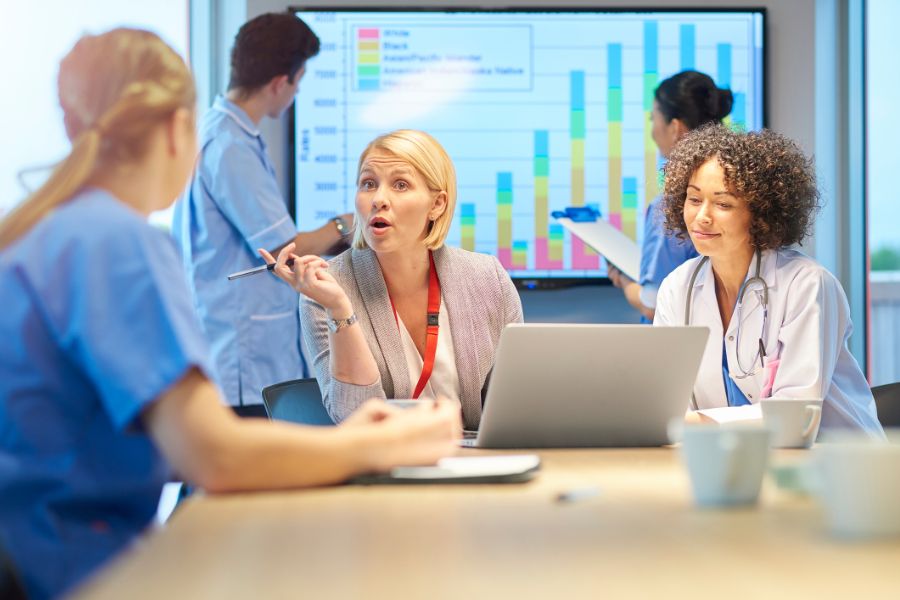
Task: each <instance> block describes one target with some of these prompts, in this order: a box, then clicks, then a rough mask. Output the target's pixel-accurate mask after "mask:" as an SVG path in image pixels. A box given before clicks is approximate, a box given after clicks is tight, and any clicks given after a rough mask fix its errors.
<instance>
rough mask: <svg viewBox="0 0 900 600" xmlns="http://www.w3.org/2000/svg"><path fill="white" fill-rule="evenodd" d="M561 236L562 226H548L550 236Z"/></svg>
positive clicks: (552, 224) (555, 224) (554, 224)
mask: <svg viewBox="0 0 900 600" xmlns="http://www.w3.org/2000/svg"><path fill="white" fill-rule="evenodd" d="M562 234H563V226H562V225H559V224H557V223H551V224H550V235H552V236H554V237H555V236H561V235H562Z"/></svg>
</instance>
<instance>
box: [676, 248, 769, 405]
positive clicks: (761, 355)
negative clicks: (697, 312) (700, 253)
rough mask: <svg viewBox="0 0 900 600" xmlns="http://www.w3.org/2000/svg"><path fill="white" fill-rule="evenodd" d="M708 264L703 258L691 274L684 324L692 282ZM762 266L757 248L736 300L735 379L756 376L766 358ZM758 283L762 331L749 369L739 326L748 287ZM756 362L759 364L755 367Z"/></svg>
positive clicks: (693, 401)
mask: <svg viewBox="0 0 900 600" xmlns="http://www.w3.org/2000/svg"><path fill="white" fill-rule="evenodd" d="M707 262H709V257H708V256H704V257H703V258H702V259H701V260H700V262H699V263H698V264H697V266H696V267H695V268H694V272H693V273H692V274H691V281H690V283H689V284H688V290H687V302H686V303H685V306H684V324H685V325H690V324H691V300H692V298H693V296H694V282H696V281H697V276H698V275H699V274H700V270H701V269H702V268H703V265H705V264H706V263H707ZM761 265H762V251H761V250H760V249H759V248H757V249H756V273H755V274H754V275H753V277H750V278H749V279H747V280H746V281H745V282H744V283H743V284H742V285H741V287H740V289H739V290H738V299H737V315H736V318H737V320H738V323H737V331H736V332H735V337H736V339H737V346H736V347H735V349H734V355H735V357H737V368H738V371H740V374H739V375H733V377H734V378H735V379H744V378H746V377H750V376H752V375H756V374H757V373H759V372H760V370H762V368H763V367H764V366H765V362H764V361H765V357H766V345H765V343H764V342H763V335H765V332H766V325H767V324H768V322H769V285H768V284H767V283H766V280H765V279H763V278H762V276H761V275H760V269H761ZM756 283H758V284H759V285H761V286H762V289H761V290H758V291H757V292H756V296H757V298H758V299H759V302H760V304H761V305H762V309H763V318H762V329H761V330H760V332H759V348H758V350H757V352H756V356H754V357H753V360H752V361H751V362H750V369H749V370H748V369H745V368H744V363H743V361H741V328H742V327H741V326H742V322H743V321H742V317H743V307H744V295H745V294H746V293H747V290H748V289H750V286H752V285H753V284H756ZM757 362H758V363H759V365H758V366H756V364H757ZM691 407H692V408H693V409H694V410H697V399H696V398H695V397H694V395H693V394H691Z"/></svg>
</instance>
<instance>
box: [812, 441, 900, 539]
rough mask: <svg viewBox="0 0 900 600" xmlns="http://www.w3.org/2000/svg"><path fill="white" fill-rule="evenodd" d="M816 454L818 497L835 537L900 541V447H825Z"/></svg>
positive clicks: (856, 444)
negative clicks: (882, 538)
mask: <svg viewBox="0 0 900 600" xmlns="http://www.w3.org/2000/svg"><path fill="white" fill-rule="evenodd" d="M813 452H814V453H815V455H814V456H815V458H816V461H815V470H814V471H815V473H816V475H817V477H816V484H817V485H816V487H817V488H818V489H817V492H818V495H819V497H820V499H821V501H822V504H823V506H824V509H825V518H826V521H827V523H828V528H829V530H830V531H831V533H832V534H834V535H836V536H838V537H844V538H872V537H887V536H900V444H897V443H887V442H880V443H878V442H871V441H868V442H866V441H855V442H851V443H824V444H819V445H817V446H816V448H815V450H814V451H813Z"/></svg>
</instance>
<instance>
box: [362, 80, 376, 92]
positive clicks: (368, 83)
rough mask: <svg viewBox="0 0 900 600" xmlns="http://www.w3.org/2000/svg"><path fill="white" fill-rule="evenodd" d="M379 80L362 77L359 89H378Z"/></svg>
mask: <svg viewBox="0 0 900 600" xmlns="http://www.w3.org/2000/svg"><path fill="white" fill-rule="evenodd" d="M378 84H379V80H378V79H360V80H359V89H360V90H367V91H368V90H377V89H378V88H379V85H378Z"/></svg>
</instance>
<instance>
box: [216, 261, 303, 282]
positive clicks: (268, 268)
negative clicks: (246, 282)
mask: <svg viewBox="0 0 900 600" xmlns="http://www.w3.org/2000/svg"><path fill="white" fill-rule="evenodd" d="M285 264H286V265H287V266H289V267H293V266H294V259H293V258H289V259H287V262H286V263H285ZM274 268H275V263H269V264H265V265H260V266H258V267H253V268H252V269H247V270H246V271H238V272H237V273H232V274H231V275H229V276H228V281H231V280H232V279H240V278H241V277H247V276H249V275H256V274H257V273H265V272H266V271H271V270H273V269H274Z"/></svg>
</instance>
